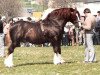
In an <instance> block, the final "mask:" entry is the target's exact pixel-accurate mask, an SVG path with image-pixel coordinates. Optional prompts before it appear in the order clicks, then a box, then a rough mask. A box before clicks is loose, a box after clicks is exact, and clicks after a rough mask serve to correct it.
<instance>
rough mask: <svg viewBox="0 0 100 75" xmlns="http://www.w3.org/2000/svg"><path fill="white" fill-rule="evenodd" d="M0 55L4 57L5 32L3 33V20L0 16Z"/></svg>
mask: <svg viewBox="0 0 100 75" xmlns="http://www.w3.org/2000/svg"><path fill="white" fill-rule="evenodd" d="M0 57H4V33H3V22H2V20H1V16H0Z"/></svg>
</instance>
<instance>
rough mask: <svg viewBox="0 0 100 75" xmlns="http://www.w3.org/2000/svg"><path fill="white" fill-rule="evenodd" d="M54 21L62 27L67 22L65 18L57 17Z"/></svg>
mask: <svg viewBox="0 0 100 75" xmlns="http://www.w3.org/2000/svg"><path fill="white" fill-rule="evenodd" d="M54 21H55V22H57V24H58V25H59V26H60V27H64V26H65V25H66V23H67V21H66V20H57V19H54Z"/></svg>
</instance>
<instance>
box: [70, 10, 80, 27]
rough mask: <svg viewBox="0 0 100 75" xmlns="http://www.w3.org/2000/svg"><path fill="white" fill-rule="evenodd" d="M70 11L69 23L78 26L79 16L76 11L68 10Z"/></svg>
mask: <svg viewBox="0 0 100 75" xmlns="http://www.w3.org/2000/svg"><path fill="white" fill-rule="evenodd" d="M69 9H70V18H69V21H70V22H72V23H73V24H74V25H75V26H76V27H78V26H79V24H80V23H79V19H80V14H79V12H78V11H77V10H76V9H73V8H69Z"/></svg>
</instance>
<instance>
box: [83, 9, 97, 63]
mask: <svg viewBox="0 0 100 75" xmlns="http://www.w3.org/2000/svg"><path fill="white" fill-rule="evenodd" d="M84 14H85V17H86V19H85V21H84V22H83V25H82V28H83V29H84V31H85V33H84V34H85V59H84V62H86V63H92V62H95V61H96V58H95V49H94V46H93V40H92V37H93V34H94V33H93V29H94V27H95V25H96V19H95V17H94V16H93V15H91V11H90V9H89V8H86V9H85V10H84Z"/></svg>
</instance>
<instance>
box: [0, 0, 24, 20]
mask: <svg viewBox="0 0 100 75" xmlns="http://www.w3.org/2000/svg"><path fill="white" fill-rule="evenodd" d="M22 9H23V5H22V1H21V0H0V14H1V15H4V16H6V18H7V20H8V19H9V18H11V17H17V16H20V15H21V12H22Z"/></svg>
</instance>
